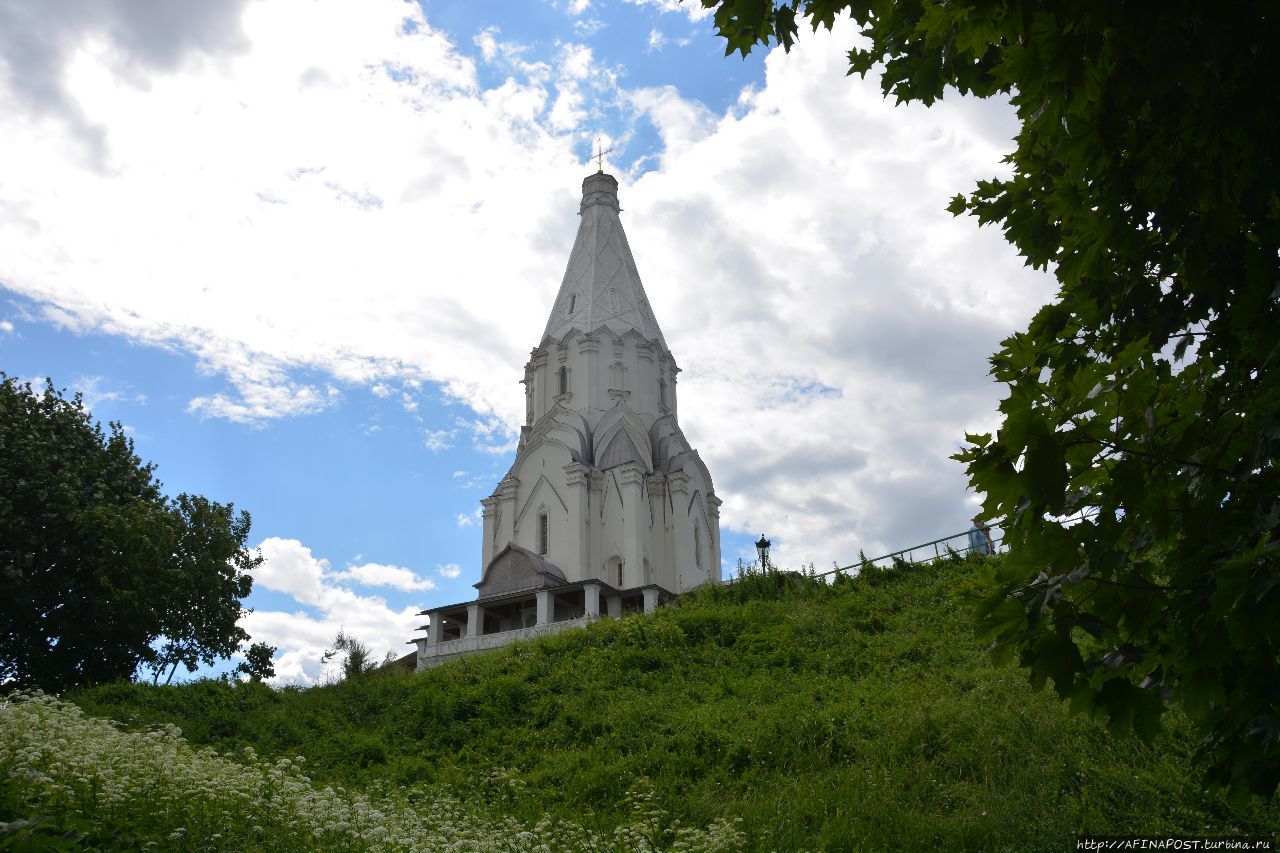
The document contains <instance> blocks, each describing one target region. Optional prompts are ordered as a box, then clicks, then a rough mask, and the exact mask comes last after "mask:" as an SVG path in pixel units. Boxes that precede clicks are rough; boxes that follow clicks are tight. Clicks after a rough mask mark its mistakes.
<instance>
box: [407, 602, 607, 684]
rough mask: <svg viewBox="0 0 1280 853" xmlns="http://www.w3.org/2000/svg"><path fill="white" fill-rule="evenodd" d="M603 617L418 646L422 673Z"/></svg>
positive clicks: (419, 666) (583, 626)
mask: <svg viewBox="0 0 1280 853" xmlns="http://www.w3.org/2000/svg"><path fill="white" fill-rule="evenodd" d="M599 618H600V616H599V614H596V615H587V616H581V617H579V618H577V619H566V620H564V621H563V622H551V623H550V624H547V625H535V626H534V627H532V628H517V629H515V630H514V631H500V632H498V633H496V634H481V635H480V636H478V637H463V638H462V639H461V640H447V641H445V642H443V643H429V642H422V641H419V643H418V671H419V672H421V671H422V670H424V669H430V668H431V667H433V666H439V665H440V664H442V663H444V662H445V661H451V660H456V659H457V658H460V657H465V656H466V655H474V654H479V653H480V652H487V651H492V650H493V649H500V648H502V647H503V646H507V645H510V644H511V643H516V642H519V641H521V640H532V639H533V638H534V637H546V636H548V635H550V634H558V633H560V632H561V631H566V630H568V629H570V628H585V627H586V626H587V625H588V624H589V623H590V622H593V621H595V620H596V619H599Z"/></svg>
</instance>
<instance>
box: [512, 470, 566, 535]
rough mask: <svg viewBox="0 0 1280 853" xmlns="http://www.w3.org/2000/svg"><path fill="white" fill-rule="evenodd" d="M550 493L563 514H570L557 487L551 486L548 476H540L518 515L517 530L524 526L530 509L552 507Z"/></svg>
mask: <svg viewBox="0 0 1280 853" xmlns="http://www.w3.org/2000/svg"><path fill="white" fill-rule="evenodd" d="M548 493H550V495H551V497H553V498H555V502H556V503H557V504H558V505H559V506H560V509H561V511H562V512H564V513H565V514H566V515H567V514H568V513H569V507H568V505H567V504H566V503H565V502H564V498H562V497H560V493H559V492H557V491H556V487H555V486H553V485H551V481H550V480H548V479H547V475H546V474H539V475H538V481H537V482H536V483H534V484H533V488H532V489H530V490H529V497H527V498H526V499H525V502H524V506H522V507H520V511H519V512H518V513H516V523H515V529H517V530H519V529H520V525H522V524H524V519H525V516H526V515H528V513H529V510H530V508H532V507H536V506H540V505H546V506H550V505H551V501H549V500H546V496H547V494H548ZM540 495H541V496H542V498H543V500H542V501H541V503H539V501H538V497H539V496H540Z"/></svg>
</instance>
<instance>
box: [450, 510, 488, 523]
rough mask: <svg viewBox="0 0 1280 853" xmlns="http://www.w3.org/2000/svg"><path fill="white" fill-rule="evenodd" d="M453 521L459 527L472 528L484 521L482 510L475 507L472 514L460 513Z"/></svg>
mask: <svg viewBox="0 0 1280 853" xmlns="http://www.w3.org/2000/svg"><path fill="white" fill-rule="evenodd" d="M455 520H456V521H457V522H458V526H459V527H474V526H476V525H478V524H481V523H482V522H483V521H484V509H483V508H481V507H476V508H475V510H474V511H472V512H460V513H458V514H457V516H456V518H455Z"/></svg>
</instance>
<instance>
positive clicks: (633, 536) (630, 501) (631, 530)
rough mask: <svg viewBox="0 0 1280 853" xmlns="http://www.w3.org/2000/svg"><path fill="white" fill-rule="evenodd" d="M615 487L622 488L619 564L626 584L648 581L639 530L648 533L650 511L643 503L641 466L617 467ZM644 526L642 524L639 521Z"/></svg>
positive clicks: (634, 584)
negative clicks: (621, 547) (616, 483)
mask: <svg viewBox="0 0 1280 853" xmlns="http://www.w3.org/2000/svg"><path fill="white" fill-rule="evenodd" d="M617 470H618V486H619V487H620V489H621V491H622V541H623V551H622V565H623V575H624V576H625V579H626V583H625V584H624V585H625V586H639V585H640V584H643V583H648V579H647V578H645V577H644V557H645V554H644V545H643V542H642V536H641V533H642V532H643V533H645V534H646V535H647V533H648V530H647V522H648V517H649V514H648V513H647V512H646V511H645V506H644V502H643V497H644V495H643V492H644V480H645V472H644V469H643V468H641V467H640V466H639V465H637V464H635V463H634V462H628V463H627V464H625V465H620V466H618V469H617ZM642 521H643V522H645V527H643V528H642V527H641V522H642Z"/></svg>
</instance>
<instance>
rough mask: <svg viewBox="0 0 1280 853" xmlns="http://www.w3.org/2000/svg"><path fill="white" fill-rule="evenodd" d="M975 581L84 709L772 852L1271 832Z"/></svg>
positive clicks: (899, 582) (865, 585)
mask: <svg viewBox="0 0 1280 853" xmlns="http://www.w3.org/2000/svg"><path fill="white" fill-rule="evenodd" d="M975 570H976V567H975V565H974V564H973V563H969V562H961V563H940V564H936V565H933V566H900V567H897V568H894V569H890V570H885V571H878V570H873V571H868V572H866V573H864V575H862V576H860V577H858V578H846V579H842V580H841V581H839V582H837V583H836V584H832V585H825V584H822V583H821V582H818V581H813V580H809V579H806V578H803V577H799V576H795V575H787V574H778V575H767V576H763V577H754V578H749V579H747V581H746V582H742V583H735V584H733V585H731V586H729V587H725V588H714V589H705V590H699V591H696V592H694V593H692V594H689V595H686V596H685V597H684V598H682V599H681V601H680V603H679V605H678V606H674V607H669V608H664V609H662V610H661V611H659V612H658V613H656V614H653V615H651V616H636V617H628V618H624V619H619V620H613V619H606V620H602V621H600V622H598V623H595V624H593V625H591V626H590V627H588V628H587V629H585V630H578V631H570V632H565V633H563V634H559V635H556V636H553V637H548V638H544V639H541V640H538V641H535V642H531V643H524V644H520V645H517V646H514V647H510V648H507V649H504V650H502V651H498V652H495V653H492V654H488V655H483V656H478V657H474V658H469V659H465V660H461V661H458V662H455V663H453V664H450V665H446V666H443V667H440V668H438V669H435V670H432V671H429V672H426V673H423V674H420V675H414V676H408V675H406V676H389V677H384V678H366V679H358V680H353V681H349V682H343V683H340V684H336V685H330V686H326V687H320V688H313V689H309V690H299V689H286V690H280V691H272V690H269V689H267V688H264V687H254V686H252V685H238V686H227V685H222V684H218V683H196V684H190V685H182V686H179V687H175V688H170V689H168V690H157V689H153V688H149V687H146V686H142V685H120V686H116V687H109V688H102V689H98V690H93V691H84V692H81V693H78V694H76V696H75V697H74V698H75V700H76V701H77V702H78V703H80V704H81V705H82V706H83V707H85V708H86V709H87V710H90V711H91V712H92V713H95V714H103V715H107V716H112V717H114V718H116V719H120V720H123V721H125V722H128V723H148V724H149V723H158V722H166V721H170V722H174V723H177V724H178V725H180V726H181V727H182V728H183V730H184V731H185V732H186V733H187V735H188V736H189V737H191V738H192V739H193V740H196V741H197V742H200V743H210V744H215V745H217V746H219V747H220V748H238V747H241V746H246V745H250V746H253V747H254V748H255V749H257V750H258V751H259V752H261V753H265V754H286V755H292V754H295V753H297V754H301V755H304V756H306V758H307V760H308V762H309V767H310V769H311V771H312V772H313V773H314V774H315V775H316V776H317V777H320V778H325V779H332V780H334V781H339V782H344V783H349V784H355V785H358V784H362V783H366V782H373V781H376V780H388V781H393V782H398V783H408V782H415V783H416V782H421V783H426V784H432V783H441V784H445V785H448V786H449V788H450V790H454V791H459V792H461V793H462V795H463V796H464V797H465V796H472V797H476V798H487V797H491V796H493V795H494V793H495V792H493V791H492V790H490V789H489V788H488V787H487V786H486V783H485V782H484V781H482V780H484V779H486V778H487V777H489V775H490V774H491V773H492V771H493V770H495V769H497V768H509V769H510V770H512V771H514V773H515V775H516V778H518V780H519V781H520V784H519V786H518V787H517V789H516V790H514V791H505V792H504V796H509V797H510V798H511V809H512V810H513V811H514V813H515V814H517V815H519V816H521V817H523V818H525V819H535V818H536V816H538V815H541V814H543V813H544V812H548V811H549V812H550V813H552V814H556V815H560V816H564V817H568V818H574V819H582V820H585V821H586V822H587V823H588V825H592V826H598V827H600V828H606V829H607V828H608V827H611V826H614V825H617V824H619V823H621V822H623V821H624V820H625V819H626V809H625V807H624V805H623V802H624V797H625V794H626V791H627V790H628V787H629V786H630V785H631V784H632V782H633V780H635V779H637V778H638V777H641V776H644V777H647V778H649V779H651V780H652V782H653V785H654V788H655V790H656V792H657V793H656V797H657V800H656V801H657V803H658V805H659V806H661V807H662V808H663V809H665V810H667V811H669V812H671V813H672V814H673V815H675V816H676V817H678V818H679V819H680V820H682V821H684V822H685V823H687V824H693V825H706V824H707V823H709V822H710V821H711V820H713V819H715V818H719V817H728V818H733V817H741V818H742V819H743V820H744V828H745V829H746V831H747V833H748V836H749V837H750V838H751V840H752V841H751V843H752V844H754V845H756V846H758V848H759V849H765V850H767V849H778V850H793V849H806V848H807V849H813V848H824V849H855V848H883V847H888V846H895V845H896V846H906V847H911V848H915V847H923V846H930V845H942V846H946V847H948V848H962V847H963V848H980V849H988V848H999V847H1010V848H1018V849H1046V848H1052V849H1061V847H1062V846H1063V845H1064V844H1065V843H1069V842H1070V841H1071V839H1072V838H1073V837H1074V836H1075V835H1076V834H1077V833H1079V832H1092V833H1144V834H1165V833H1197V834H1203V833H1206V832H1208V833H1231V832H1237V831H1248V832H1255V833H1267V834H1270V833H1273V832H1275V830H1276V828H1277V821H1276V819H1275V817H1274V811H1273V810H1268V807H1267V804H1264V803H1261V802H1257V801H1254V802H1249V803H1245V804H1243V805H1240V806H1238V807H1231V806H1229V805H1228V804H1227V803H1226V802H1225V801H1224V800H1222V799H1220V798H1217V797H1212V796H1210V797H1206V796H1204V795H1202V794H1201V793H1200V792H1199V790H1198V786H1197V784H1196V775H1195V772H1194V771H1193V769H1192V767H1191V764H1190V762H1189V758H1188V757H1189V755H1190V753H1191V751H1192V747H1191V745H1190V744H1189V743H1188V737H1187V735H1186V732H1185V729H1183V728H1182V727H1180V724H1179V723H1178V722H1177V720H1176V719H1175V720H1174V721H1173V725H1172V726H1171V728H1170V730H1169V731H1166V732H1165V733H1164V734H1162V735H1161V736H1159V737H1158V738H1157V740H1156V741H1155V742H1154V743H1152V744H1150V745H1146V744H1142V743H1139V742H1136V741H1132V740H1115V739H1113V738H1111V737H1110V736H1109V735H1108V734H1107V733H1106V731H1105V730H1104V728H1103V727H1102V726H1101V724H1099V723H1097V722H1095V721H1092V720H1090V719H1087V718H1082V717H1071V716H1069V715H1068V714H1067V712H1066V709H1065V708H1064V707H1063V706H1062V705H1061V704H1060V703H1059V702H1058V701H1057V700H1056V699H1054V698H1053V696H1052V695H1050V694H1048V693H1041V694H1037V693H1033V692H1032V691H1031V690H1030V688H1029V687H1028V686H1027V685H1026V683H1025V677H1024V675H1023V674H1022V673H1021V672H1020V671H1017V670H1012V669H993V668H992V667H991V666H990V665H989V664H988V662H987V660H986V658H985V655H984V654H983V653H982V651H981V649H979V648H978V647H977V644H976V643H975V642H974V640H973V634H972V627H971V624H970V620H969V616H968V613H969V611H968V608H967V607H965V606H964V605H963V604H962V603H961V602H960V601H959V598H960V597H961V595H962V593H963V589H964V587H965V584H966V582H967V580H968V578H970V577H971V576H972V574H973V572H974V571H975Z"/></svg>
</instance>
